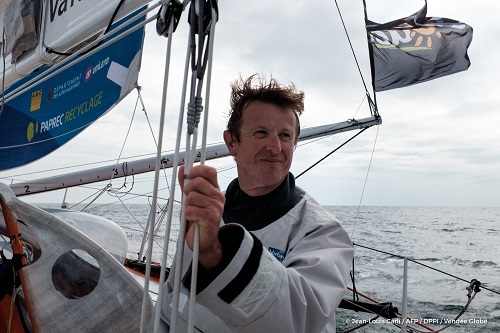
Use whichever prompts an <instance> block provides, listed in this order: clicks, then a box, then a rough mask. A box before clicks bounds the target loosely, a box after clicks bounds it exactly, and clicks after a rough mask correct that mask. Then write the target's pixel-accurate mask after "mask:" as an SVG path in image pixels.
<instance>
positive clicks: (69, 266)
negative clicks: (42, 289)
mask: <svg viewBox="0 0 500 333" xmlns="http://www.w3.org/2000/svg"><path fill="white" fill-rule="evenodd" d="M100 275H101V269H100V267H99V263H98V262H97V260H96V259H95V258H94V257H92V256H91V255H90V254H89V253H88V252H87V251H84V250H81V249H73V250H70V251H68V252H66V253H64V254H62V255H61V256H60V257H59V258H58V259H57V260H56V262H55V263H54V266H53V267H52V283H53V285H54V288H55V289H56V290H57V291H59V292H60V293H61V294H63V295H64V297H66V298H69V299H76V298H82V297H85V296H87V295H89V294H90V293H91V292H92V291H93V290H94V289H95V287H96V286H97V283H98V282H99V276H100Z"/></svg>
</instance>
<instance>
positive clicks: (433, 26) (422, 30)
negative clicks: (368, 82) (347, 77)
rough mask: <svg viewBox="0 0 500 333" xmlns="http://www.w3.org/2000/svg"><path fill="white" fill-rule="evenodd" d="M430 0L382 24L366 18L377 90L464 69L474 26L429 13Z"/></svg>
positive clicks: (467, 59)
mask: <svg viewBox="0 0 500 333" xmlns="http://www.w3.org/2000/svg"><path fill="white" fill-rule="evenodd" d="M426 15H427V1H426V3H425V5H424V7H423V8H422V9H421V10H420V11H419V12H418V13H416V14H414V15H412V16H409V17H407V18H404V19H399V20H396V21H392V22H388V23H384V24H379V23H375V22H372V21H369V20H366V30H367V32H368V44H369V47H370V57H371V65H372V78H373V87H374V90H375V91H383V90H389V89H394V88H401V87H405V86H409V85H412V84H416V83H421V82H425V81H428V80H432V79H436V78H438V77H441V76H445V75H449V74H453V73H457V72H460V71H464V70H466V69H467V68H469V66H470V61H469V57H468V56H467V48H468V47H469V45H470V43H471V41H472V28H471V27H470V26H468V25H467V24H465V23H462V22H459V21H455V20H451V19H446V18H441V17H431V18H428V17H426Z"/></svg>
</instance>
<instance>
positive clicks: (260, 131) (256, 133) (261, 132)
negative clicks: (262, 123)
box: [254, 130, 267, 138]
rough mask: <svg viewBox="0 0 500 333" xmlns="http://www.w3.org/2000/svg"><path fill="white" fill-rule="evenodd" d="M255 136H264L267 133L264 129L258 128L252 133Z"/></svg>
mask: <svg viewBox="0 0 500 333" xmlns="http://www.w3.org/2000/svg"><path fill="white" fill-rule="evenodd" d="M254 135H255V137H256V138H264V137H266V135H267V132H266V131H264V130H259V131H256V132H255V133H254Z"/></svg>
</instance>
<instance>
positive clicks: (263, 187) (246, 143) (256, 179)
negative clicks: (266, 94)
mask: <svg viewBox="0 0 500 333" xmlns="http://www.w3.org/2000/svg"><path fill="white" fill-rule="evenodd" d="M296 122H297V121H296V117H295V115H294V113H293V110H291V109H289V108H284V107H279V106H276V105H274V104H270V103H263V102H252V103H250V104H249V105H247V107H246V108H245V109H244V111H243V117H242V122H241V127H240V142H237V141H236V139H235V138H231V139H229V141H230V143H229V144H228V139H227V138H226V136H228V137H230V134H229V133H224V139H225V140H226V144H228V148H229V150H230V153H231V155H232V156H234V158H235V160H236V164H237V168H238V180H239V183H240V187H241V189H242V190H243V191H244V192H245V193H247V194H248V195H252V196H256V195H263V194H267V193H269V192H271V191H272V190H274V189H275V188H276V187H278V186H279V185H280V184H281V182H282V181H283V179H284V178H285V177H286V175H287V174H288V171H289V170H290V166H291V162H292V157H293V150H294V148H295V138H296V126H297V123H296Z"/></svg>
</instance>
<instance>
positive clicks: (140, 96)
mask: <svg viewBox="0 0 500 333" xmlns="http://www.w3.org/2000/svg"><path fill="white" fill-rule="evenodd" d="M136 88H137V93H138V96H139V99H140V102H141V105H142V111H143V112H144V116H145V117H146V121H147V123H148V126H149V130H150V131H151V136H152V137H153V141H154V142H155V147H158V142H157V141H156V137H155V134H154V131H153V127H152V126H151V121H150V120H149V117H148V112H147V110H146V106H145V104H144V101H143V99H142V95H141V87H140V86H139V85H137V83H136ZM162 170H163V176H164V177H165V181H166V182H167V188H170V183H169V182H168V178H167V171H166V170H165V168H162Z"/></svg>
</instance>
